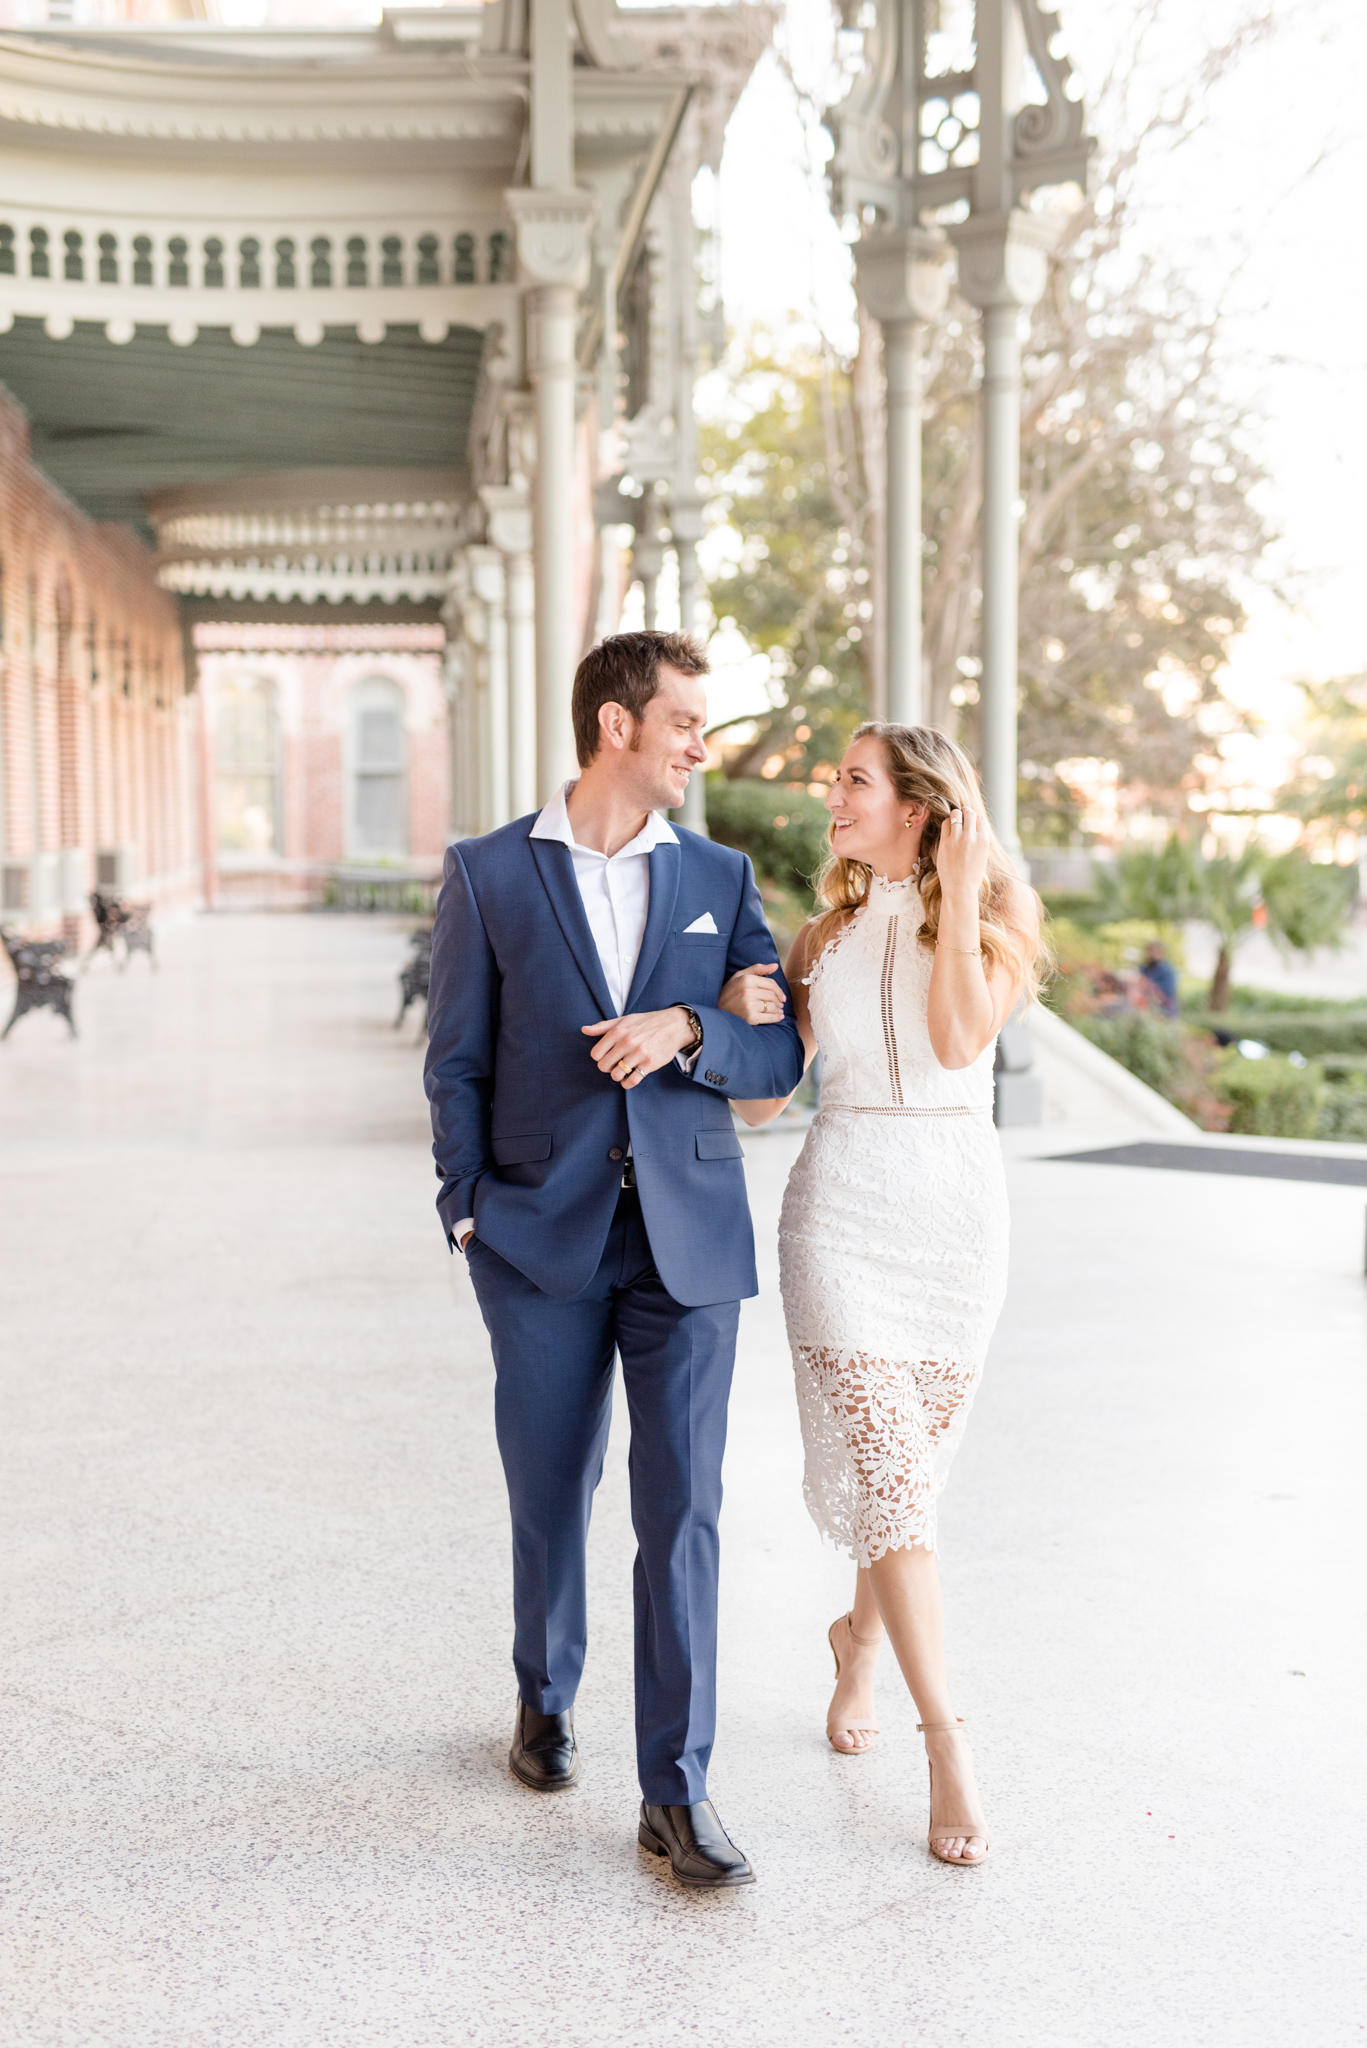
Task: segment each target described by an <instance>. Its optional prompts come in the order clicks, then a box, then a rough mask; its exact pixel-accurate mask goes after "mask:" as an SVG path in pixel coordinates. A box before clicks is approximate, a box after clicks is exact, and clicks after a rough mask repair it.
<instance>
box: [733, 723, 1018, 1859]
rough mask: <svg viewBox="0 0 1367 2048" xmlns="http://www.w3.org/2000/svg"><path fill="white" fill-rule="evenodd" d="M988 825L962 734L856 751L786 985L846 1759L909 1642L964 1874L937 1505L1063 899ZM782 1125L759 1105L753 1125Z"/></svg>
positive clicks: (794, 1318)
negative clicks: (1046, 943) (1015, 1025)
mask: <svg viewBox="0 0 1367 2048" xmlns="http://www.w3.org/2000/svg"><path fill="white" fill-rule="evenodd" d="M981 803H982V799H981V796H980V794H979V790H978V783H977V777H976V776H975V774H974V772H973V769H972V767H971V766H970V764H969V762H968V760H967V758H966V756H965V755H964V754H963V753H961V752H960V750H959V748H958V747H956V746H955V745H954V744H953V742H952V741H951V740H948V739H946V738H945V737H944V735H943V734H941V733H938V732H934V731H931V730H929V729H928V728H925V727H920V726H917V727H906V726H893V725H880V724H871V725H864V726H861V727H860V728H859V730H858V732H857V733H856V734H855V736H854V739H853V741H852V743H851V745H850V748H849V751H848V753H847V754H846V756H845V758H844V760H843V762H842V763H841V766H840V770H839V774H838V777H837V780H836V782H835V785H834V787H833V788H832V790H831V793H830V796H829V797H828V799H827V805H826V808H827V810H828V811H829V812H830V816H831V831H830V843H831V853H830V857H829V858H828V860H827V862H826V864H825V865H824V867H823V869H822V871H821V874H820V876H819V877H818V880H817V900H818V902H819V903H820V904H821V905H822V906H823V909H822V912H821V914H819V915H818V916H816V917H815V918H813V919H812V920H811V921H810V923H808V924H807V925H806V926H804V928H803V930H802V931H801V933H799V935H798V938H797V940H796V942H795V944H794V946H793V949H792V953H791V955H790V957H789V960H788V966H787V973H788V979H789V983H790V985H791V987H792V992H793V996H794V1000H795V1002H796V1006H797V1012H798V1021H799V1023H800V1025H801V1028H802V1033H803V1037H804V1039H805V1041H806V1045H807V1051H808V1058H809V1059H810V1057H811V1056H812V1054H813V1052H814V1051H816V1050H817V1049H819V1050H820V1052H821V1055H822V1080H821V1110H820V1114H819V1115H818V1116H817V1118H816V1120H815V1121H814V1123H813V1125H812V1128H811V1131H810V1133H809V1135H808V1138H807V1142H806V1144H805V1145H804V1147H803V1150H802V1154H801V1157H800V1158H799V1159H798V1161H797V1163H796V1165H795V1166H794V1168H793V1171H792V1175H791V1177H790V1179H789V1182H788V1189H787V1194H786V1195H785V1197H784V1203H783V1213H782V1218H781V1221H780V1224H779V1250H780V1261H781V1268H782V1279H783V1304H784V1311H785V1315H786V1317H787V1323H788V1337H789V1341H790V1343H791V1345H792V1350H793V1366H794V1371H795V1374H796V1379H797V1395H798V1403H799V1407H800V1410H801V1415H802V1431H803V1438H804V1442H805V1446H806V1480H805V1492H806V1498H807V1505H808V1507H809V1509H810V1510H811V1514H812V1517H813V1519H814V1520H815V1522H816V1524H817V1527H818V1528H819V1529H820V1530H821V1531H822V1533H823V1534H824V1535H827V1536H830V1537H831V1538H833V1539H834V1541H835V1542H836V1543H838V1544H839V1545H840V1546H841V1547H842V1548H844V1549H846V1550H848V1551H849V1553H850V1555H851V1556H852V1557H853V1558H854V1560H855V1562H856V1564H857V1566H858V1570H857V1571H856V1574H855V1596H854V1605H853V1607H852V1608H851V1610H850V1612H849V1613H848V1614H847V1615H842V1616H841V1618H840V1619H839V1620H838V1621H836V1622H835V1623H834V1624H833V1625H832V1628H831V1648H832V1650H833V1652H834V1654H835V1660H836V1677H837V1684H836V1690H835V1696H834V1698H833V1699H832V1702H831V1710H830V1715H829V1718H828V1721H827V1735H828V1736H829V1738H830V1741H831V1744H832V1746H833V1747H834V1748H835V1749H836V1750H838V1751H839V1752H841V1753H842V1754H844V1755H856V1754H858V1753H859V1752H860V1751H862V1750H865V1749H867V1748H868V1747H869V1745H870V1740H871V1738H872V1736H873V1735H874V1734H875V1733H876V1732H877V1730H876V1726H875V1723H874V1719H873V1701H872V1683H873V1668H874V1663H875V1660H876V1657H877V1653H878V1649H879V1646H880V1644H881V1642H882V1639H883V1636H884V1633H885V1632H886V1634H887V1635H889V1636H890V1637H891V1639H892V1645H893V1649H894V1651H895V1653H896V1656H897V1660H898V1663H899V1664H900V1666H901V1669H902V1673H903V1675H904V1677H905V1679H906V1682H907V1685H908V1686H909V1688H910V1690H911V1693H912V1696H913V1698H914V1700H915V1702H916V1706H917V1708H918V1710H919V1713H920V1717H921V1718H920V1723H919V1726H920V1727H921V1729H922V1730H923V1732H924V1734H925V1742H926V1750H927V1754H928V1757H929V1761H930V1772H931V1818H930V1831H929V1839H930V1848H931V1850H932V1853H933V1854H935V1855H936V1856H939V1857H940V1858H941V1859H942V1860H943V1861H945V1862H953V1863H980V1862H981V1861H982V1859H983V1857H984V1856H985V1855H986V1854H987V1847H988V1842H987V1832H986V1825H985V1823H984V1820H983V1817H982V1812H981V1809H980V1807H979V1804H978V1799H977V1793H976V1790H975V1787H974V1782H973V1768H972V1760H971V1757H970V1754H969V1750H968V1744H967V1741H966V1740H965V1738H964V1735H963V1724H962V1722H961V1721H960V1720H959V1719H958V1717H957V1716H956V1715H955V1713H954V1708H953V1703H952V1701H951V1698H950V1693H949V1686H948V1679H947V1677H946V1672H945V1658H944V1634H943V1620H942V1610H941V1603H940V1586H939V1575H938V1572H937V1569H936V1562H935V1504H936V1499H937V1497H938V1495H939V1493H940V1491H941V1489H942V1487H943V1486H944V1483H945V1477H946V1474H947V1472H948V1468H949V1462H950V1460H951V1458H952V1457H953V1455H954V1452H955V1450H956V1449H957V1447H958V1444H959V1441H960V1438H961V1437H962V1435H963V1430H964V1424H965V1422H966V1420H967V1417H968V1411H969V1407H970V1405H971V1403H972V1400H973V1395H974V1392H975V1390H976V1388H977V1384H978V1379H979V1376H980V1374H981V1372H982V1366H983V1358H984V1355H985V1353H986V1350H987V1345H988V1340H989V1338H990V1337H991V1335H992V1330H993V1326H994V1324H995V1323H996V1320H997V1315H998V1311H999V1310H1000V1307H1001V1301H1002V1295H1003V1292H1004V1289H1005V1285H1006V1244H1007V1210H1006V1190H1005V1185H1004V1180H1003V1175H1002V1164H1001V1153H1000V1149H999V1147H998V1143H997V1135H996V1131H995V1130H994V1128H993V1124H992V1086H993V1083H992V1064H993V1054H994V1050H995V1046H996V1036H997V1032H998V1030H999V1029H1000V1027H1001V1024H1002V1021H1003V1019H1004V1018H1005V1017H1006V1016H1007V1015H1008V1013H1009V1012H1010V1011H1011V1010H1012V1009H1013V1008H1014V1007H1015V1005H1016V1003H1017V1002H1018V1000H1019V999H1020V997H1021V995H1022V993H1023V992H1025V991H1027V990H1029V991H1032V992H1033V989H1034V986H1035V965H1036V960H1037V958H1038V955H1039V950H1040V928H1039V906H1038V899H1037V898H1036V896H1035V895H1034V892H1033V891H1032V890H1030V889H1029V888H1027V887H1026V885H1025V884H1024V883H1023V882H1021V881H1020V880H1019V878H1018V877H1017V876H1016V874H1015V871H1014V869H1013V868H1012V867H1011V865H1010V863H1009V862H1008V861H1007V859H1006V857H1005V855H1004V854H1003V853H1002V851H1001V848H1000V846H999V845H998V843H997V841H996V839H995V838H994V836H993V834H992V830H991V827H990V826H989V824H988V822H987V819H986V817H985V815H984V814H983V812H982V809H981ZM766 998H767V1000H768V1002H770V1003H771V1002H772V990H771V989H770V988H769V986H768V984H766V981H765V979H764V970H757V971H753V972H750V973H747V974H744V975H737V976H736V977H734V979H733V981H732V983H731V984H730V985H729V987H728V990H727V992H726V994H725V995H724V997H723V1002H724V1003H725V1006H726V1007H727V1008H728V1009H734V1010H736V1011H737V1013H738V1014H743V1015H745V1016H746V1017H747V1020H748V1021H752V1022H755V1023H760V1022H763V1021H764V1020H765V1015H766ZM782 1106H783V1105H782V1103H779V1102H763V1103H759V1102H755V1103H738V1104H737V1105H736V1107H737V1109H738V1110H739V1112H740V1114H741V1115H742V1116H743V1117H744V1118H745V1119H746V1121H747V1122H749V1123H762V1122H765V1121H766V1120H767V1119H768V1118H769V1117H772V1116H774V1115H776V1114H777V1113H778V1111H779V1109H781V1108H782Z"/></svg>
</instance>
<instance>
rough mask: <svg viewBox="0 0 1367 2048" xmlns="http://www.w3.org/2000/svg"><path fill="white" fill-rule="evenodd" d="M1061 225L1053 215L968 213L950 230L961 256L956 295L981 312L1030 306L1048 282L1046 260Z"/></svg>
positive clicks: (1014, 209)
mask: <svg viewBox="0 0 1367 2048" xmlns="http://www.w3.org/2000/svg"><path fill="white" fill-rule="evenodd" d="M1061 226H1062V223H1061V222H1060V220H1059V219H1058V217H1057V216H1056V215H1053V214H1046V213H1026V212H1024V211H1022V209H1021V208H1020V207H1016V206H1013V207H1012V208H1011V210H1010V211H1009V212H1008V213H985V214H972V215H970V216H969V218H968V219H967V220H965V221H961V222H960V223H959V224H958V226H957V227H952V228H951V229H950V230H949V233H950V238H951V240H952V241H953V243H954V246H955V248H956V249H957V250H958V252H959V290H960V291H961V292H962V294H963V296H964V297H965V298H966V299H967V300H968V301H969V303H970V304H971V305H974V306H978V307H980V308H981V309H982V310H983V311H984V312H987V311H988V310H989V309H990V308H992V307H995V306H1033V305H1035V304H1036V303H1037V301H1038V300H1039V299H1040V297H1041V296H1042V294H1043V292H1044V287H1045V285H1046V284H1047V283H1048V281H1049V258H1050V256H1051V254H1052V253H1053V251H1054V249H1055V247H1056V246H1057V244H1058V238H1059V231H1060V228H1061Z"/></svg>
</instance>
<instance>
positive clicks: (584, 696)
mask: <svg viewBox="0 0 1367 2048" xmlns="http://www.w3.org/2000/svg"><path fill="white" fill-rule="evenodd" d="M662 668H675V669H677V670H678V671H679V673H680V675H684V676H705V675H706V674H707V673H708V662H707V656H706V655H705V654H704V653H703V651H702V648H701V647H700V646H699V645H698V643H697V641H696V640H693V639H690V637H689V635H688V634H687V633H613V634H610V635H609V637H608V638H607V639H606V640H600V641H599V642H598V645H597V646H596V647H591V648H590V649H589V651H588V653H587V654H586V655H585V656H584V659H583V660H582V661H581V662H580V664H579V667H578V669H577V670H576V672H575V678H574V696H573V698H572V699H571V705H572V710H573V715H574V751H575V753H576V754H577V755H578V757H579V766H580V767H581V768H587V767H588V764H589V762H590V761H591V760H592V759H593V757H594V755H595V754H596V753H597V752H598V742H599V740H600V739H601V738H602V736H603V735H602V728H601V727H600V726H599V723H598V713H599V711H600V710H601V708H602V707H603V705H604V704H620V705H621V707H622V709H623V710H624V711H626V712H629V713H630V714H631V719H632V723H633V724H634V725H639V724H640V723H641V719H642V717H643V716H644V714H645V708H646V705H647V704H648V703H649V702H650V700H651V698H652V697H653V696H655V694H656V693H657V691H658V690H659V687H660V670H661V669H662Z"/></svg>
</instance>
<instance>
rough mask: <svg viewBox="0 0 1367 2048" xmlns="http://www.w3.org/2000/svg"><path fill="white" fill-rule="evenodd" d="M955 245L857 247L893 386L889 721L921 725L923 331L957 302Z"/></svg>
mask: <svg viewBox="0 0 1367 2048" xmlns="http://www.w3.org/2000/svg"><path fill="white" fill-rule="evenodd" d="M949 253H950V251H949V244H948V243H947V242H946V241H945V238H944V236H943V235H941V234H938V233H933V232H931V231H930V230H929V229H926V228H891V229H888V230H885V231H884V232H883V233H880V234H871V235H868V236H866V237H865V238H864V239H863V240H862V241H859V242H856V244H855V249H854V261H855V274H856V282H857V287H858V292H859V296H860V298H861V300H862V301H863V303H864V305H865V306H866V307H867V308H868V310H869V312H870V313H872V315H873V317H874V319H875V320H877V321H878V323H879V325H880V326H881V328H882V331H883V370H884V377H885V380H886V386H887V422H886V430H885V431H886V446H887V489H888V505H887V586H886V587H887V649H888V666H887V716H888V718H889V719H890V720H891V721H892V723H893V724H894V725H920V724H921V722H922V720H923V718H924V716H925V691H924V687H923V680H922V659H921V563H922V544H921V329H922V327H923V325H924V324H925V323H926V322H927V321H930V320H935V319H938V318H939V316H940V314H941V313H942V312H943V311H944V308H945V303H946V301H947V299H948V297H949V276H948V271H947V269H946V258H947V257H948V255H949Z"/></svg>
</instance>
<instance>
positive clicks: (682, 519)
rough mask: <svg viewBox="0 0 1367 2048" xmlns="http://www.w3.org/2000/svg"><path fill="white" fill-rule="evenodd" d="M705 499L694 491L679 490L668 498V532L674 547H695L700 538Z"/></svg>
mask: <svg viewBox="0 0 1367 2048" xmlns="http://www.w3.org/2000/svg"><path fill="white" fill-rule="evenodd" d="M706 505H707V500H706V499H705V498H700V497H698V496H697V495H696V493H694V492H692V491H689V492H683V491H681V492H680V493H679V494H678V496H677V497H676V496H675V495H674V494H673V492H671V493H670V498H669V532H670V537H671V539H672V540H673V541H674V544H675V546H676V547H696V546H697V544H698V542H699V541H700V540H701V539H702V521H703V512H704V510H705V509H706Z"/></svg>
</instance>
